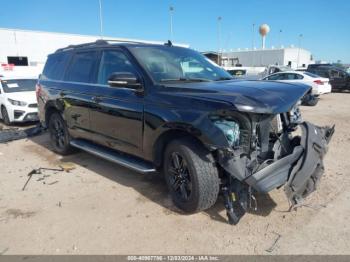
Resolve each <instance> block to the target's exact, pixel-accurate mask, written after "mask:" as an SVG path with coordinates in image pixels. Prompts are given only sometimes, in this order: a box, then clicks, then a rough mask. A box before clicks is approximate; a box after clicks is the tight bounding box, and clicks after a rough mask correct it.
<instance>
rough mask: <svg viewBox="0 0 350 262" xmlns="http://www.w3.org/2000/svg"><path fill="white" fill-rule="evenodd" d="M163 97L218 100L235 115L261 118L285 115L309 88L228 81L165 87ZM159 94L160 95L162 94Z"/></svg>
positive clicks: (295, 85) (304, 86) (282, 84)
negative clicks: (176, 96)
mask: <svg viewBox="0 0 350 262" xmlns="http://www.w3.org/2000/svg"><path fill="white" fill-rule="evenodd" d="M166 86H168V87H172V88H167V89H166V90H167V91H164V92H167V93H169V94H170V93H171V94H172V95H179V96H187V97H188V96H191V97H196V98H205V99H213V100H220V101H224V102H228V103H231V104H232V105H233V106H234V107H235V108H236V109H237V110H238V111H243V112H254V113H264V114H278V113H283V112H288V111H289V110H290V109H291V108H292V107H293V106H294V105H295V104H296V103H297V102H298V100H300V99H301V98H302V97H303V96H304V95H305V93H306V92H307V91H309V90H310V86H307V85H304V84H294V83H293V84H290V83H281V82H277V81H248V80H229V81H217V82H196V83H186V84H184V83H181V84H178V83H176V84H173V83H171V84H167V85H166ZM164 92H162V93H164Z"/></svg>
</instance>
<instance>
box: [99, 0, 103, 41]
mask: <svg viewBox="0 0 350 262" xmlns="http://www.w3.org/2000/svg"><path fill="white" fill-rule="evenodd" d="M98 2H99V6H100V8H99V10H100V12H99V18H100V37H101V39H103V22H102V0H98Z"/></svg>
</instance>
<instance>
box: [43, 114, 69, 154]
mask: <svg viewBox="0 0 350 262" xmlns="http://www.w3.org/2000/svg"><path fill="white" fill-rule="evenodd" d="M48 129H49V133H50V139H51V145H52V147H53V150H54V151H55V152H56V153H59V154H61V155H67V154H69V153H71V152H72V147H71V146H70V137H69V133H68V129H67V125H66V123H65V121H64V120H63V118H62V116H61V115H60V114H59V113H53V114H51V116H50V119H49V125H48Z"/></svg>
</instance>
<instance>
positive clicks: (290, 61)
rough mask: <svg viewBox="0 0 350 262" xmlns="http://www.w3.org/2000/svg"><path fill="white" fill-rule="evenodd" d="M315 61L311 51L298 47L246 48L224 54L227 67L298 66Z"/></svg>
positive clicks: (223, 58)
mask: <svg viewBox="0 0 350 262" xmlns="http://www.w3.org/2000/svg"><path fill="white" fill-rule="evenodd" d="M313 63H314V61H313V60H312V55H311V53H310V52H309V51H308V50H305V49H303V48H297V47H287V48H279V49H257V50H244V51H234V52H224V53H223V54H222V66H225V67H230V66H235V65H237V64H241V65H242V66H246V67H255V66H268V65H283V66H290V67H292V68H297V67H307V66H308V65H309V64H313Z"/></svg>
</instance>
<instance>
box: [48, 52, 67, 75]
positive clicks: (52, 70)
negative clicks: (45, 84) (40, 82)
mask: <svg viewBox="0 0 350 262" xmlns="http://www.w3.org/2000/svg"><path fill="white" fill-rule="evenodd" d="M69 57H70V54H69V53H67V52H64V53H59V54H52V55H50V56H49V57H48V58H47V61H46V64H45V68H44V71H43V74H42V76H41V78H42V79H45V80H47V79H51V80H61V79H62V78H63V74H64V71H65V69H66V66H67V63H68V59H69Z"/></svg>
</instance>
